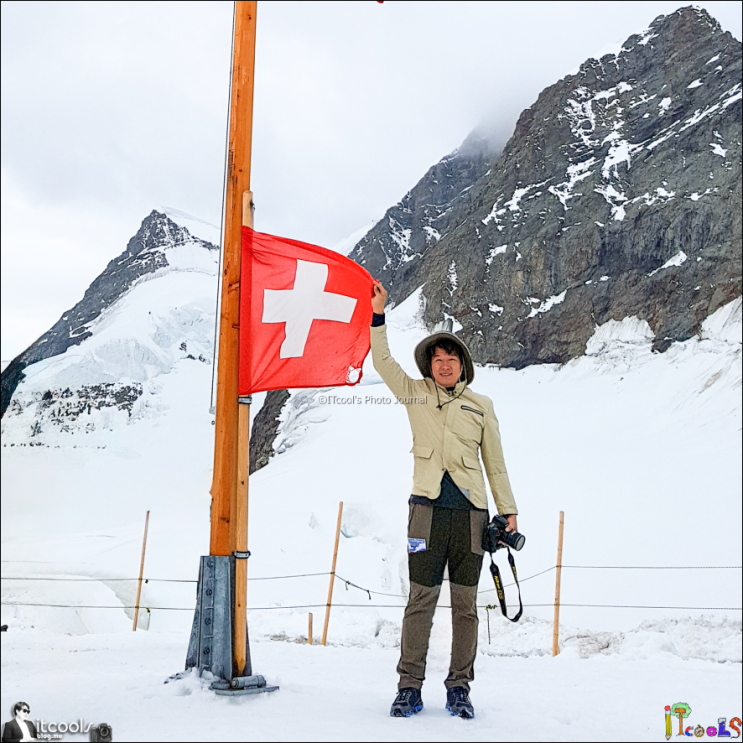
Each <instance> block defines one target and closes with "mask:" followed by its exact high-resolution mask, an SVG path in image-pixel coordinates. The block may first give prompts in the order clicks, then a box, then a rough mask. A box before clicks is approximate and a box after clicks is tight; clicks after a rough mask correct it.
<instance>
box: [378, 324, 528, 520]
mask: <svg viewBox="0 0 743 743" xmlns="http://www.w3.org/2000/svg"><path fill="white" fill-rule="evenodd" d="M371 348H372V360H373V362H374V368H375V369H376V370H377V371H378V372H379V375H380V376H381V377H382V379H383V380H384V381H385V382H386V383H387V386H388V387H389V388H390V390H391V391H392V393H393V394H394V395H395V397H397V399H398V400H399V401H400V402H401V403H402V404H404V405H405V408H406V410H407V411H408V418H409V419H410V428H411V429H412V431H413V448H412V450H411V452H412V454H413V455H414V458H415V470H414V473H413V490H412V494H413V495H423V496H425V497H426V498H431V499H435V498H438V497H439V494H440V492H441V478H442V477H443V476H444V472H445V471H446V470H448V471H449V474H450V475H451V477H452V479H453V480H454V482H455V483H456V484H457V485H458V486H459V488H460V489H461V490H462V492H463V493H464V494H465V496H466V497H467V498H468V499H469V500H470V502H471V503H472V505H473V506H475V507H476V508H487V495H486V492H485V480H484V478H483V475H482V468H481V467H480V460H479V458H478V452H479V454H480V455H481V456H482V462H483V464H484V465H485V473H486V474H487V477H488V482H489V483H490V490H491V492H492V493H493V498H494V499H495V505H496V507H497V508H498V513H500V514H512V513H514V514H515V513H518V511H517V510H516V502H515V501H514V498H513V493H512V492H511V484H510V483H509V481H508V473H507V472H506V463H505V461H504V460H503V449H502V448H501V441H500V433H499V430H498V419H497V418H496V417H495V412H494V410H493V403H492V401H491V400H490V398H489V397H485V395H478V394H477V393H476V392H472V390H470V389H469V388H468V387H467V385H466V383H465V382H460V383H459V384H457V386H456V387H455V389H454V392H453V394H451V395H450V394H449V393H448V392H447V391H446V389H444V388H443V387H439V386H438V385H437V384H436V383H435V382H434V381H433V379H429V378H426V379H411V378H410V377H409V376H408V375H407V374H406V373H405V372H404V371H403V370H402V369H401V368H400V365H399V364H398V363H397V362H396V361H395V360H394V359H393V358H392V356H391V355H390V349H389V346H388V345H387V328H386V326H385V325H380V326H379V327H376V328H371ZM437 388H438V400H437V396H436V393H437ZM439 401H440V403H441V404H442V405H443V407H442V408H441V410H439V409H438V407H437V405H438V404H439ZM450 401H451V402H450Z"/></svg>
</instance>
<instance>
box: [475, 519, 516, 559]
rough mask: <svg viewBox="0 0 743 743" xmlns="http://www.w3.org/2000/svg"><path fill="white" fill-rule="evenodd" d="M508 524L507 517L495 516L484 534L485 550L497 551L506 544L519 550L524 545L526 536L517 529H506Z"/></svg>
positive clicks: (483, 546)
mask: <svg viewBox="0 0 743 743" xmlns="http://www.w3.org/2000/svg"><path fill="white" fill-rule="evenodd" d="M507 526H508V520H507V519H506V518H505V517H503V516H498V515H495V516H493V520H492V521H491V522H490V523H489V524H488V525H487V526H486V527H485V531H484V532H483V534H482V548H483V549H484V550H485V552H495V551H496V550H499V549H501V548H502V547H506V546H508V547H510V548H511V549H512V550H516V551H517V552H518V551H519V550H520V549H521V548H522V547H523V546H524V543H525V542H526V537H525V536H524V535H523V534H520V533H519V532H517V531H506V527H507Z"/></svg>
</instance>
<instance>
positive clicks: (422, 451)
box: [410, 445, 433, 459]
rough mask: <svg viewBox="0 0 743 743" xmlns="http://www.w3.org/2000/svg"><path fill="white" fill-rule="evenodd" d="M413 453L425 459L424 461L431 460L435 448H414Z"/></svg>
mask: <svg viewBox="0 0 743 743" xmlns="http://www.w3.org/2000/svg"><path fill="white" fill-rule="evenodd" d="M410 451H411V453H412V454H413V455H414V456H416V457H423V459H430V458H431V455H432V454H433V447H431V446H417V445H416V446H414V447H413V448H412V449H411V450H410Z"/></svg>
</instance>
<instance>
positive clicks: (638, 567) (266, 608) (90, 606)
mask: <svg viewBox="0 0 743 743" xmlns="http://www.w3.org/2000/svg"><path fill="white" fill-rule="evenodd" d="M2 562H5V563H18V562H25V561H14V560H3V561H2ZM557 567H558V566H557V565H552V566H550V567H548V568H546V569H545V570H542V571H540V572H538V573H534V574H533V575H530V576H528V577H527V578H523V579H522V580H521V581H520V582H521V583H524V582H526V581H528V580H531V579H532V578H537V577H539V576H540V575H544V574H546V573H549V572H551V571H553V570H556V569H557ZM560 567H561V568H562V569H566V568H573V569H584V570H741V569H743V566H740V565H714V566H712V565H694V566H659V565H630V566H626V565H562V566H560ZM327 575H333V576H334V578H335V579H337V580H339V581H341V582H342V583H344V584H345V586H346V590H348V588H349V587H352V588H356V589H357V590H359V591H363V592H364V593H366V594H367V595H368V597H369V601H370V602H371V601H372V594H374V595H375V596H385V597H389V598H399V599H407V598H408V597H407V596H406V595H404V594H394V593H386V592H383V591H374V590H372V589H369V588H365V587H364V586H360V585H358V584H357V583H354V582H353V581H351V580H348V579H346V578H344V577H343V576H341V575H338V574H337V573H333V572H320V573H298V574H295V575H274V576H265V577H253V578H248V580H253V581H264V580H286V579H293V578H315V577H322V576H327ZM0 580H15V581H67V582H98V583H104V582H121V581H129V582H136V581H137V580H138V578H64V577H57V576H50V577H41V576H31V577H26V578H24V577H22V576H0ZM144 582H145V583H149V582H153V583H155V582H159V583H198V581H196V580H183V579H178V578H147V579H144ZM513 585H515V583H508V584H506V585H505V586H504V588H508V587H509V586H513ZM494 590H496V589H495V588H487V589H483V590H482V591H478V594H482V593H488V592H491V591H494ZM2 605H4V606H36V607H45V608H58V609H116V610H119V611H120V610H122V609H136V608H137V607H136V606H127V605H119V606H108V605H99V604H46V603H37V602H23V601H2ZM554 605H555V604H554V602H550V603H539V604H524V607H525V608H539V607H552V606H554ZM561 605H562V606H565V607H571V608H589V609H665V610H683V611H742V610H743V608H742V607H739V606H653V605H645V604H568V603H561ZM324 606H326V604H297V605H290V606H254V607H248V611H275V610H281V609H286V610H294V609H317V608H322V607H324ZM336 606H337V607H338V608H348V609H356V608H359V609H364V608H368V609H401V608H404V607H403V606H401V605H400V604H372V603H369V604H336ZM508 606H509V607H514V606H517V604H508ZM142 608H145V609H147V611H153V610H157V611H194V607H176V606H144V607H142ZM437 608H441V609H449V608H451V607H450V606H448V605H439V606H438V607H437ZM477 608H479V609H485V610H487V611H488V612H489V611H490V609H495V608H496V607H495V606H492V605H489V604H487V605H486V604H478V605H477Z"/></svg>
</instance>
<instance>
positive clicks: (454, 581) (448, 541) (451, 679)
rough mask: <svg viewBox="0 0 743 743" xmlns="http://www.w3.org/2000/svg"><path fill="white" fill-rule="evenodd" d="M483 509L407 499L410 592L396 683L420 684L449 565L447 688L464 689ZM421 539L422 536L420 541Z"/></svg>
mask: <svg viewBox="0 0 743 743" xmlns="http://www.w3.org/2000/svg"><path fill="white" fill-rule="evenodd" d="M487 521H488V512H487V511H477V510H471V511H461V510H456V509H450V508H437V507H435V506H429V505H422V504H419V503H416V504H411V506H410V518H409V521H408V538H409V540H411V541H410V542H409V545H412V549H414V550H417V551H413V552H410V551H409V552H408V566H409V570H410V596H409V598H408V605H407V607H406V609H405V616H404V618H403V623H402V639H401V641H400V662H399V663H398V666H397V672H398V673H399V674H400V682H399V684H398V688H400V689H402V688H405V687H413V688H416V689H420V688H421V686H422V685H423V680H424V678H425V671H426V655H427V654H428V642H429V637H430V635H431V625H432V624H433V615H434V612H435V610H436V603H437V602H438V598H439V593H440V592H441V583H442V581H443V579H444V568H445V567H446V566H448V568H449V583H450V588H451V606H452V610H451V611H452V648H451V663H450V666H449V675H448V676H447V678H446V681H445V682H444V683H445V685H446V687H447V688H451V687H453V686H464V687H465V688H467V689H469V684H470V682H471V681H472V680H473V679H474V677H475V672H474V664H475V656H476V654H477V627H478V619H477V607H476V599H477V584H478V581H479V579H480V571H481V569H482V558H483V550H482V545H481V540H482V532H483V529H484V528H485V524H486V523H487ZM421 540H424V541H423V542H421Z"/></svg>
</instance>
